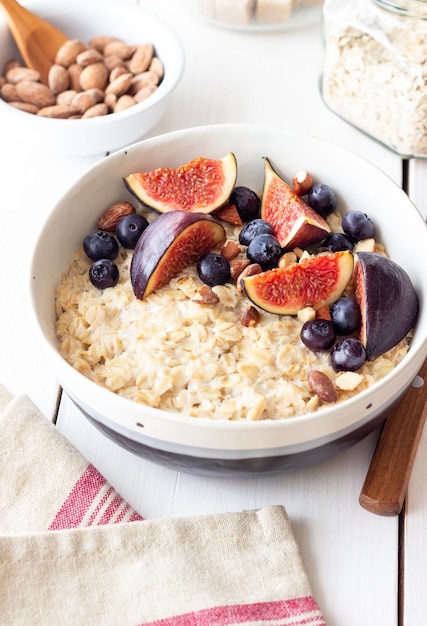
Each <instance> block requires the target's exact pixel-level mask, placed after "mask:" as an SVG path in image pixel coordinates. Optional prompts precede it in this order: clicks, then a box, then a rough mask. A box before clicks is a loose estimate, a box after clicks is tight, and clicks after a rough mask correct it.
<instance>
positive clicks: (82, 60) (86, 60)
mask: <svg viewBox="0 0 427 626" xmlns="http://www.w3.org/2000/svg"><path fill="white" fill-rule="evenodd" d="M102 59H103V56H102V54H101V53H100V52H99V51H98V50H95V49H94V48H89V50H83V52H80V54H78V55H77V57H76V63H78V64H79V65H81V66H82V67H87V66H88V65H91V64H92V63H98V62H99V61H102Z"/></svg>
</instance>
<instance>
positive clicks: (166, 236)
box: [130, 211, 225, 300]
mask: <svg viewBox="0 0 427 626" xmlns="http://www.w3.org/2000/svg"><path fill="white" fill-rule="evenodd" d="M224 239H225V230H224V227H223V226H222V225H221V224H220V223H219V222H217V221H216V220H215V219H213V218H212V217H210V216H209V215H204V214H203V213H191V212H189V211H171V212H169V213H163V214H161V215H159V217H158V218H156V219H155V220H154V221H153V222H151V224H150V225H149V226H148V227H147V228H146V229H145V230H144V232H143V233H142V235H141V237H140V238H139V239H138V242H137V244H136V247H135V250H134V252H133V257H132V263H131V267H130V275H131V282H132V288H133V291H134V293H135V296H136V297H137V298H138V299H139V300H142V299H143V298H145V297H146V296H148V295H149V294H150V293H152V292H153V291H155V290H156V289H158V288H159V287H161V286H162V285H165V284H166V283H168V282H169V281H170V279H171V278H174V277H175V276H178V274H179V273H180V272H181V271H182V269H184V267H186V266H187V265H190V264H191V263H194V262H195V261H196V260H197V259H198V258H199V256H201V255H202V254H205V252H208V251H209V250H212V249H213V248H214V247H215V246H217V245H218V244H219V243H221V242H222V241H224Z"/></svg>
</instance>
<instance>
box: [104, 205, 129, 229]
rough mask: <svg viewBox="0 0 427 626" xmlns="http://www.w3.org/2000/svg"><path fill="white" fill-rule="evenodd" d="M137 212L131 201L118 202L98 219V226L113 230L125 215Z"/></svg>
mask: <svg viewBox="0 0 427 626" xmlns="http://www.w3.org/2000/svg"><path fill="white" fill-rule="evenodd" d="M133 213H136V210H135V207H134V206H133V205H132V204H131V203H130V202H116V203H115V204H113V205H111V206H110V207H108V209H106V210H105V211H104V213H103V214H102V215H101V217H100V218H99V220H98V223H97V225H96V226H97V228H99V230H106V231H109V232H112V231H114V230H116V226H117V224H118V222H119V221H120V220H121V219H122V217H125V215H132V214H133Z"/></svg>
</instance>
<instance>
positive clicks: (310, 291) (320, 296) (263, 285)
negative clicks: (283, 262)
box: [241, 250, 353, 315]
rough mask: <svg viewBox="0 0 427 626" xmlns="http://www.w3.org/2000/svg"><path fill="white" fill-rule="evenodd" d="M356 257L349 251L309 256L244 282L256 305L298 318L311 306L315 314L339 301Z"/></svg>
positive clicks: (269, 310)
mask: <svg viewBox="0 0 427 626" xmlns="http://www.w3.org/2000/svg"><path fill="white" fill-rule="evenodd" d="M352 273H353V255H352V254H351V252H350V251H349V250H344V251H340V252H333V253H330V254H322V255H319V256H313V257H308V258H305V259H303V260H301V261H300V262H299V263H293V264H292V265H288V266H287V267H277V268H274V269H272V270H268V271H266V272H261V273H260V274H256V275H254V276H248V277H247V278H243V279H242V280H241V285H242V288H243V291H244V293H245V294H246V296H247V297H248V298H249V300H251V301H252V302H253V303H254V304H255V305H257V306H258V307H260V308H261V309H264V310H265V311H268V312H269V313H277V314H278V315H297V313H298V311H300V310H301V309H303V308H305V307H307V306H311V307H313V309H315V310H316V311H317V310H318V309H320V308H322V307H325V306H328V305H329V304H332V303H333V302H335V300H337V299H338V298H339V297H340V296H341V295H342V293H343V291H344V289H345V288H346V287H347V285H348V283H349V282H350V279H351V276H352Z"/></svg>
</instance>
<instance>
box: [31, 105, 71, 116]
mask: <svg viewBox="0 0 427 626" xmlns="http://www.w3.org/2000/svg"><path fill="white" fill-rule="evenodd" d="M75 113H76V110H75V109H72V108H71V107H69V106H64V105H60V104H54V105H52V106H49V107H43V108H41V109H39V111H38V112H37V115H39V116H40V117H51V118H54V119H57V120H65V119H68V118H69V117H71V116H72V115H74V114H75Z"/></svg>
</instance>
